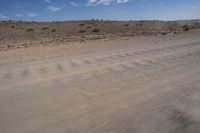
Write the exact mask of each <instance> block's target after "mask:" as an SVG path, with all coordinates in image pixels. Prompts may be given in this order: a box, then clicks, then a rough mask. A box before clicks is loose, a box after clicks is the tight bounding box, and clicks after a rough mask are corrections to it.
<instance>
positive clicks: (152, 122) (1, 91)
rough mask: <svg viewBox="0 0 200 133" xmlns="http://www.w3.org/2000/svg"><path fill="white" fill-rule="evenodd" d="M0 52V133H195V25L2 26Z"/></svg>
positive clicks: (199, 89) (199, 65) (198, 37)
mask: <svg viewBox="0 0 200 133" xmlns="http://www.w3.org/2000/svg"><path fill="white" fill-rule="evenodd" d="M112 26H113V27H112ZM88 27H90V28H88ZM0 50H1V51H0V132H1V133H200V126H199V125H200V25H199V21H174V22H161V21H127V22H125V21H124V22H115V21H111V22H110V21H96V20H95V21H94V20H93V21H77V22H52V23H50V22H49V23H47V22H43V23H36V22H13V21H11V22H9V21H6V22H1V23H0Z"/></svg>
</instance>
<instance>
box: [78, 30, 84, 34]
mask: <svg viewBox="0 0 200 133" xmlns="http://www.w3.org/2000/svg"><path fill="white" fill-rule="evenodd" d="M85 32H86V30H79V31H78V33H85Z"/></svg>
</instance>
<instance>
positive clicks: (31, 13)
mask: <svg viewBox="0 0 200 133" xmlns="http://www.w3.org/2000/svg"><path fill="white" fill-rule="evenodd" d="M26 16H28V17H36V16H38V14H37V13H34V12H26Z"/></svg>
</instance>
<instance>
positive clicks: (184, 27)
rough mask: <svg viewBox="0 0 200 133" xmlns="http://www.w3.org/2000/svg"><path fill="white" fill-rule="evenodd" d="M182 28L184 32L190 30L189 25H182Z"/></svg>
mask: <svg viewBox="0 0 200 133" xmlns="http://www.w3.org/2000/svg"><path fill="white" fill-rule="evenodd" d="M182 28H183V30H184V31H188V30H190V26H189V25H183V26H182Z"/></svg>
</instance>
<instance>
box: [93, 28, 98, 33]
mask: <svg viewBox="0 0 200 133" xmlns="http://www.w3.org/2000/svg"><path fill="white" fill-rule="evenodd" d="M92 32H100V29H99V28H95V29H93V30H92Z"/></svg>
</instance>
